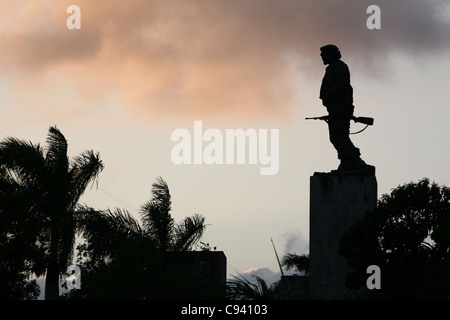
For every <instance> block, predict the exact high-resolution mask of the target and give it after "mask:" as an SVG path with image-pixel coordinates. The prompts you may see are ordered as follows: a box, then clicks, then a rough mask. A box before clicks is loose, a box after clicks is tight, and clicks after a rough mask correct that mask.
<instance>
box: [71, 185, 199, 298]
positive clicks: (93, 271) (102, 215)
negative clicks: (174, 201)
mask: <svg viewBox="0 0 450 320" xmlns="http://www.w3.org/2000/svg"><path fill="white" fill-rule="evenodd" d="M171 210H172V209H171V195H170V191H169V187H168V185H167V183H166V182H165V181H164V180H163V179H162V178H161V177H159V178H157V181H156V183H153V185H152V198H151V200H149V201H148V202H146V203H145V204H143V205H142V207H141V210H140V218H141V219H140V221H139V220H138V219H135V218H134V217H133V216H132V215H131V214H130V213H128V212H127V211H126V210H120V209H115V210H103V211H96V210H90V211H89V210H88V209H86V211H85V214H84V216H83V219H82V220H83V221H81V220H80V221H79V222H80V224H79V225H80V228H81V229H80V230H81V231H82V234H83V237H84V238H85V240H86V243H84V244H82V245H80V247H79V249H80V250H79V252H78V254H79V256H80V257H81V259H80V264H81V265H82V266H85V267H84V268H83V270H84V272H83V277H84V279H90V280H91V283H89V284H86V286H84V289H83V291H84V293H82V292H79V293H77V292H73V296H74V297H75V296H76V295H77V294H78V295H81V298H92V297H94V298H104V297H105V295H106V296H111V297H113V298H130V297H131V298H133V299H134V298H138V299H141V298H150V297H152V295H155V294H157V295H158V294H159V293H157V292H155V290H158V289H155V290H152V288H156V287H157V286H158V281H159V283H161V282H164V280H163V279H166V278H167V277H166V278H164V275H163V273H164V272H166V269H167V270H169V268H173V267H174V266H173V264H172V263H171V262H172V260H173V257H174V255H172V254H171V253H172V252H184V251H190V250H192V248H193V247H194V246H195V244H196V243H197V242H198V241H199V240H200V239H201V237H202V236H203V233H204V230H205V229H206V226H207V225H206V224H205V218H204V217H203V216H201V215H198V214H195V215H193V216H191V217H186V218H184V219H183V220H182V221H181V222H178V223H175V221H174V219H173V217H172V216H171V214H170V212H171ZM175 256H176V254H175ZM171 259H172V260H171ZM169 261H170V262H169ZM124 266H126V267H125V268H123V267H124ZM123 269H127V270H129V271H128V272H127V275H126V276H124V274H123V272H119V271H117V270H123ZM99 270H100V271H99ZM105 270H108V271H107V272H105ZM170 270H175V269H170ZM156 275H157V278H156V279H155V278H154V277H155V276H156ZM152 277H153V278H152ZM118 278H120V279H124V278H127V279H126V281H124V282H125V283H126V284H124V282H121V287H120V289H119V287H118V284H117V279H118ZM170 278H174V276H173V274H172V275H170ZM96 279H102V280H101V281H102V282H103V284H100V283H99V281H96ZM135 279H140V280H139V281H136V280H135ZM143 279H148V281H144V280H143ZM124 280H125V279H124ZM166 280H167V279H166ZM108 281H110V282H108ZM105 282H107V283H108V286H109V289H108V291H107V292H105V291H104V289H103V288H100V285H102V286H103V287H104V285H105ZM143 282H144V283H143ZM85 283H86V282H85ZM142 286H144V287H142ZM145 286H147V287H145ZM169 286H170V285H169V284H167V283H165V284H163V285H162V288H164V289H165V290H167V289H168V287H169ZM158 288H161V287H158ZM179 289H180V286H179V287H178V290H179ZM115 291H120V292H115Z"/></svg>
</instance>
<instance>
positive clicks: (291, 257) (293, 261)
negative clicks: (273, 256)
mask: <svg viewBox="0 0 450 320" xmlns="http://www.w3.org/2000/svg"><path fill="white" fill-rule="evenodd" d="M309 261H310V260H309V254H301V255H298V254H296V253H288V254H286V255H285V256H284V257H283V258H282V259H281V266H283V267H285V268H286V270H295V271H298V272H304V273H305V274H306V275H308V274H309Z"/></svg>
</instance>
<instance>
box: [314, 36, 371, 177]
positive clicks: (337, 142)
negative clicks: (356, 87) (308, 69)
mask: <svg viewBox="0 0 450 320" xmlns="http://www.w3.org/2000/svg"><path fill="white" fill-rule="evenodd" d="M320 51H321V53H320V55H321V57H322V60H323V64H325V65H328V67H327V68H326V71H325V76H324V77H323V80H322V86H321V87H320V99H321V100H322V104H323V105H324V106H325V107H326V108H327V110H328V130H329V135H330V141H331V143H332V144H333V146H334V148H335V149H336V150H337V154H338V158H339V159H340V165H339V167H338V169H337V171H338V172H345V171H358V170H361V169H365V168H366V167H367V165H366V163H365V162H364V161H363V160H362V159H361V158H360V155H361V153H360V151H359V149H358V148H356V147H355V146H354V145H353V143H352V141H351V140H350V137H349V134H350V120H351V117H352V116H353V110H354V106H353V88H352V86H351V84H350V71H349V69H348V66H347V64H345V63H344V62H343V61H342V60H341V53H340V51H339V49H338V47H336V46H335V45H332V44H329V45H326V46H323V47H321V48H320Z"/></svg>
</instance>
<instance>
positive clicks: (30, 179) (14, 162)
mask: <svg viewBox="0 0 450 320" xmlns="http://www.w3.org/2000/svg"><path fill="white" fill-rule="evenodd" d="M0 166H1V167H2V168H4V172H3V174H4V175H5V176H6V175H7V176H8V177H9V179H11V180H14V181H16V182H17V183H18V184H20V185H22V184H25V185H29V184H36V183H37V182H38V181H39V180H40V178H41V177H43V176H45V175H46V169H45V160H44V150H43V148H42V147H41V146H40V145H39V144H37V145H34V144H33V143H31V142H28V141H23V140H19V139H16V138H5V139H4V140H3V141H2V142H0Z"/></svg>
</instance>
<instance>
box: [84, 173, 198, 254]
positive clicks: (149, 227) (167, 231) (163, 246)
mask: <svg viewBox="0 0 450 320" xmlns="http://www.w3.org/2000/svg"><path fill="white" fill-rule="evenodd" d="M152 196H153V197H152V199H151V200H149V201H148V202H146V203H145V204H143V205H142V207H141V211H140V216H141V220H142V226H141V224H140V223H139V221H137V220H136V219H135V218H133V217H132V216H131V215H130V214H129V213H128V212H127V211H124V210H120V209H116V210H114V211H111V210H105V211H95V210H92V211H91V212H86V214H85V216H84V221H82V222H81V221H80V226H81V227H80V228H81V229H82V230H81V231H82V232H83V233H84V236H85V238H86V239H87V240H88V242H89V243H90V244H92V245H94V246H96V247H98V248H100V244H101V243H102V242H103V243H104V242H105V241H106V242H108V241H111V237H108V234H109V233H113V234H114V235H115V236H114V237H113V238H121V239H128V240H133V239H140V240H142V239H146V240H150V241H151V243H152V245H153V246H154V248H155V249H156V250H157V251H158V252H160V253H164V252H171V251H189V250H192V248H193V246H194V245H195V244H196V243H197V242H198V241H199V240H200V239H201V237H202V236H203V233H204V231H205V229H206V226H207V225H206V224H205V218H204V217H203V216H201V215H199V214H194V215H193V216H191V217H186V218H184V219H183V220H182V221H181V222H179V223H175V221H174V219H173V218H172V216H171V214H170V212H171V211H172V208H171V204H172V201H171V196H170V191H169V187H168V185H167V183H166V182H165V181H164V180H163V179H162V178H161V177H159V178H157V179H156V183H153V185H152ZM86 211H89V210H86ZM105 236H106V237H105ZM106 248H107V246H104V247H102V250H103V249H106Z"/></svg>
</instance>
